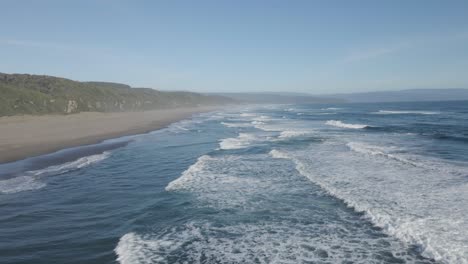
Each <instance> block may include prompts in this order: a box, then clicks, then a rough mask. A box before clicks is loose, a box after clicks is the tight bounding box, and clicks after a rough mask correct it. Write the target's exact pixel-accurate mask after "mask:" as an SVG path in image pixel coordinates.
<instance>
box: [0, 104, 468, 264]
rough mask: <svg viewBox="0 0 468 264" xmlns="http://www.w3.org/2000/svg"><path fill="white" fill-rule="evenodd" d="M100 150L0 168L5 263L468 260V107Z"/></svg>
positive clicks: (260, 122)
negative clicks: (65, 157)
mask: <svg viewBox="0 0 468 264" xmlns="http://www.w3.org/2000/svg"><path fill="white" fill-rule="evenodd" d="M105 144H108V145H105ZM105 144H104V145H102V144H101V145H95V146H88V147H87V148H85V149H83V148H81V149H80V148H78V149H77V150H76V151H73V150H70V151H69V152H65V153H66V155H65V156H67V157H69V158H67V159H66V160H62V162H59V161H60V158H63V157H61V154H60V153H58V154H56V156H55V157H49V158H45V159H43V162H41V159H39V160H35V161H34V162H33V164H34V166H33V165H31V163H30V162H25V161H23V162H18V163H16V164H14V165H11V164H10V165H9V166H3V167H2V165H0V175H2V176H1V178H0V262H1V263H123V264H124V263H468V248H467V245H468V206H467V205H468V102H436V103H385V104H346V105H271V106H239V107H237V108H235V109H231V110H229V111H216V112H210V113H204V114H198V115H195V116H194V117H193V118H192V119H190V120H183V121H181V122H177V123H174V124H172V125H171V126H169V127H168V128H165V129H162V130H158V131H155V132H152V133H149V134H146V135H139V136H135V137H131V138H125V139H118V140H113V141H110V142H107V143H105ZM115 144H117V145H115ZM114 146H115V147H114ZM28 164H29V165H28Z"/></svg>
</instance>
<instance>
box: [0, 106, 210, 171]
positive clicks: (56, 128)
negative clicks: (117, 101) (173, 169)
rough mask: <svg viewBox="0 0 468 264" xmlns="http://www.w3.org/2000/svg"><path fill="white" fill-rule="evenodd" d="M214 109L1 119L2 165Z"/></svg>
mask: <svg viewBox="0 0 468 264" xmlns="http://www.w3.org/2000/svg"><path fill="white" fill-rule="evenodd" d="M210 110H214V108H213V107H197V108H179V109H167V110H154V111H145V112H119V113H97V112H83V113H78V114H72V115H45V116H8V117H0V163H6V162H12V161H16V160H20V159H24V158H27V157H31V156H37V155H41V154H46V153H51V152H54V151H58V150H60V149H64V148H68V147H74V146H79V145H87V144H95V143H98V142H100V141H102V140H105V139H109V138H116V137H120V136H125V135H132V134H140V133H147V132H150V131H153V130H157V129H160V128H163V127H165V126H167V125H169V124H171V123H173V122H176V121H179V120H181V119H185V118H189V117H190V116H191V115H192V114H195V113H200V112H206V111H210Z"/></svg>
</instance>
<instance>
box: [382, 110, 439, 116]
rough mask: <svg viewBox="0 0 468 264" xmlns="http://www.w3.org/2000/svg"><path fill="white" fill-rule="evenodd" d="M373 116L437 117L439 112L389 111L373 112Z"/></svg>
mask: <svg viewBox="0 0 468 264" xmlns="http://www.w3.org/2000/svg"><path fill="white" fill-rule="evenodd" d="M374 114H381V115H401V114H416V115H437V114H440V112H435V111H393V110H392V111H391V110H379V111H378V112H374Z"/></svg>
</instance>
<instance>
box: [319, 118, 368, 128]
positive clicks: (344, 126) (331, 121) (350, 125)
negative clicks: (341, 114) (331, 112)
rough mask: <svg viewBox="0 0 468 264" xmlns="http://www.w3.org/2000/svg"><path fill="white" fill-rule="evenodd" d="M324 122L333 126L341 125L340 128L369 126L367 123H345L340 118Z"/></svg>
mask: <svg viewBox="0 0 468 264" xmlns="http://www.w3.org/2000/svg"><path fill="white" fill-rule="evenodd" d="M325 124H327V125H329V126H334V127H341V128H351V129H363V128H367V127H370V126H368V125H361V124H347V123H343V122H341V121H340V120H328V121H327V122H326V123H325Z"/></svg>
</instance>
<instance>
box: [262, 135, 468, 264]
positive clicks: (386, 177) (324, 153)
mask: <svg viewBox="0 0 468 264" xmlns="http://www.w3.org/2000/svg"><path fill="white" fill-rule="evenodd" d="M348 147H349V148H350V149H351V150H352V151H349V150H348V151H346V150H343V149H342V148H341V147H340V146H339V145H336V144H335V145H332V144H329V145H327V144H321V145H320V146H317V145H316V146H314V147H313V148H310V149H309V150H306V151H302V150H301V151H289V152H285V151H274V152H273V151H272V152H270V154H271V155H272V156H273V157H277V158H289V159H291V160H292V161H293V162H295V163H296V168H297V170H298V171H299V172H300V173H301V174H303V175H304V176H306V177H307V178H309V179H310V180H312V181H313V182H314V183H316V184H318V185H320V186H321V187H322V188H323V189H325V190H327V191H328V192H329V193H330V194H331V195H334V196H336V197H337V198H339V199H342V200H343V201H345V202H346V203H347V204H348V205H349V206H350V207H353V208H354V209H355V210H357V211H362V212H365V213H366V215H367V217H368V218H369V219H370V220H371V221H372V222H373V223H374V224H376V225H377V226H379V227H382V228H383V229H384V230H385V231H386V232H387V233H388V234H390V235H392V236H395V237H397V238H399V239H400V240H401V241H404V242H406V243H408V244H417V245H419V246H420V247H421V250H422V254H423V255H424V256H426V257H428V258H434V259H436V260H437V261H441V262H444V263H468V248H467V247H466V245H468V221H467V218H466V216H467V215H468V207H467V206H466V205H467V204H468V183H467V182H466V179H465V177H466V175H467V174H468V169H467V167H457V166H455V165H453V164H447V163H445V162H443V161H439V162H438V163H436V164H437V165H436V166H434V164H433V163H432V162H429V163H426V162H424V161H418V162H413V160H410V159H407V158H406V157H405V158H402V157H400V156H398V155H396V154H389V153H388V151H389V149H388V148H385V147H378V146H372V145H366V144H362V143H361V144H358V143H353V144H348ZM362 154H364V155H362ZM412 163H414V164H412Z"/></svg>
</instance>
